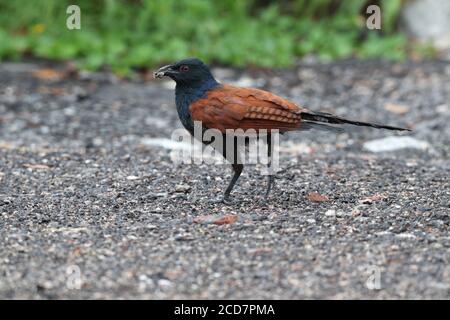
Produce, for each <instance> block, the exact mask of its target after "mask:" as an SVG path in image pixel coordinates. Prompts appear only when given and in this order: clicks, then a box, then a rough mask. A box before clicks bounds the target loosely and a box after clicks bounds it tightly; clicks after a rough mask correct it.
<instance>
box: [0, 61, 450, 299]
mask: <svg viewBox="0 0 450 320" xmlns="http://www.w3.org/2000/svg"><path fill="white" fill-rule="evenodd" d="M48 67H52V68H56V69H58V68H61V69H65V66H62V65H58V66H55V65H52V64H49V63H48V62H36V61H31V62H29V63H3V64H0V89H1V92H0V215H1V218H0V298H6V299H10V298H14V299H20V298H26V299H28V298H42V299H49V298H56V299H59V298H82V299H85V298H89V299H92V298H94V299H99V298H100V299H103V298H125V299H128V298H144V299H161V298H162V299H165V298H169V299H173V298H183V299H184V298H193V299H197V298H206V299H213V298H244V299H256V298H268V299H293V298H330V299H342V298H353V299H361V298H367V299H386V298H393V299H399V298H412V299H422V298H427V299H428V298H438V299H448V298H450V264H449V260H450V235H449V223H450V218H449V213H450V201H449V199H450V188H449V175H448V173H449V169H450V160H449V154H450V126H449V125H448V123H449V121H450V104H449V101H450V63H448V62H447V63H446V62H438V61H432V62H431V61H430V62H410V63H406V64H388V63H384V62H377V61H372V62H361V61H355V60H349V61H341V62H336V63H331V64H316V63H314V62H309V63H307V62H305V63H303V64H300V65H298V66H297V67H296V68H292V69H290V70H281V71H280V70H274V71H264V70H250V71H248V72H243V71H241V70H232V69H223V68H216V69H214V72H215V73H216V75H217V77H218V78H219V79H220V80H222V81H227V82H234V83H238V84H240V85H244V86H245V85H247V86H248V85H252V86H257V87H261V88H265V89H269V90H272V91H274V92H276V93H278V94H281V95H283V96H286V97H288V98H290V99H292V100H293V101H295V102H298V103H299V104H301V105H305V106H308V107H310V108H311V109H313V110H319V109H320V110H323V111H328V112H333V113H336V114H339V115H343V116H347V117H350V118H354V119H361V120H370V121H376V122H381V123H389V124H392V125H399V126H407V127H410V128H411V129H413V132H411V133H396V132H390V131H381V130H380V131H379V130H374V129H349V130H348V131H347V132H345V133H341V134H335V133H326V132H300V133H293V134H289V135H287V136H286V137H284V140H283V144H282V147H283V148H282V153H281V161H280V162H281V166H282V167H284V168H288V169H287V170H286V171H285V172H281V173H279V174H278V179H277V185H276V189H275V190H274V192H273V194H272V196H271V198H270V201H269V202H268V203H265V202H264V201H263V198H262V196H263V194H264V190H265V183H266V181H265V179H264V177H263V176H262V175H260V173H259V168H258V167H247V168H246V170H245V171H244V174H243V176H242V177H241V180H240V181H239V183H238V185H237V187H236V189H235V191H234V193H233V195H234V197H235V199H236V200H238V202H237V203H236V204H233V205H230V206H226V205H222V204H217V203H212V202H210V201H208V200H209V199H210V198H212V197H216V196H218V195H220V194H221V192H222V191H223V190H224V187H225V186H226V184H227V183H228V180H229V179H230V177H231V170H230V168H229V167H228V166H225V165H222V166H219V165H207V164H202V165H180V164H174V163H173V162H172V161H171V152H173V150H170V148H171V144H169V143H167V140H165V139H170V136H171V133H172V130H173V129H175V128H180V127H181V125H180V123H179V121H178V118H177V115H176V112H175V108H174V97H173V91H172V90H171V88H172V86H171V84H170V83H169V82H156V81H153V80H147V81H143V80H142V79H140V78H139V79H134V80H128V81H124V80H120V79H116V78H115V77H113V76H111V75H110V74H108V73H81V74H79V75H73V74H72V75H70V74H68V73H67V72H55V71H51V70H46V69H45V68H48ZM388 136H410V137H412V138H414V139H417V140H413V144H414V143H417V146H415V145H412V147H413V148H407V149H398V150H394V151H391V152H370V151H368V150H367V149H365V148H364V145H365V143H366V142H368V141H371V140H374V139H380V138H383V137H388ZM419 142H421V144H420V147H419ZM424 145H425V146H424ZM414 147H417V148H414ZM236 217H237V220H236ZM221 222H222V223H223V224H220V223H221Z"/></svg>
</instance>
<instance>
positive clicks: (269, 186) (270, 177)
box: [264, 133, 275, 200]
mask: <svg viewBox="0 0 450 320" xmlns="http://www.w3.org/2000/svg"><path fill="white" fill-rule="evenodd" d="M272 152H273V149H272V135H271V134H270V133H268V134H267V157H268V160H269V161H268V162H267V168H268V170H269V173H268V176H267V177H268V180H267V190H266V195H265V196H264V199H266V200H267V198H268V197H269V194H270V191H271V190H272V186H273V185H274V184H275V176H274V175H273V172H272V168H271V165H272Z"/></svg>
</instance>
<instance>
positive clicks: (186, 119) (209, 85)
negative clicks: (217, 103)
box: [175, 78, 220, 133]
mask: <svg viewBox="0 0 450 320" xmlns="http://www.w3.org/2000/svg"><path fill="white" fill-rule="evenodd" d="M219 85H220V84H219V83H218V82H217V81H216V80H215V79H214V78H211V79H208V80H207V81H202V82H198V83H177V86H176V87H175V102H176V105H177V111H178V116H179V117H180V120H181V123H182V124H183V126H184V127H185V128H186V129H187V130H188V131H189V132H191V133H192V132H193V130H194V123H193V121H192V119H191V116H190V114H189V106H190V105H191V104H192V103H193V102H195V101H197V100H198V99H200V98H202V97H203V96H204V95H205V93H206V92H208V91H209V90H211V89H213V88H215V87H217V86H219Z"/></svg>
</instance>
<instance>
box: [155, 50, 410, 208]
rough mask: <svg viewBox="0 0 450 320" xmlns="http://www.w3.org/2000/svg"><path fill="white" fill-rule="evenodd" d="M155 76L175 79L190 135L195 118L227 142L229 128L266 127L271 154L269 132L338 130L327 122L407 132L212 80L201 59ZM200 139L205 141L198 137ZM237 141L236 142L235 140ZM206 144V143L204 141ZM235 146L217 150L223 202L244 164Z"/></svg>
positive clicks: (180, 111) (163, 69)
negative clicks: (224, 174) (224, 180)
mask: <svg viewBox="0 0 450 320" xmlns="http://www.w3.org/2000/svg"><path fill="white" fill-rule="evenodd" d="M154 76H155V78H162V77H164V76H167V77H169V78H171V79H172V80H174V81H175V82H176V88H175V101H176V107H177V111H178V116H179V118H180V120H181V122H182V124H183V126H184V127H185V128H186V129H187V130H188V131H189V132H190V133H191V134H192V135H194V121H201V123H202V126H203V129H217V130H219V131H220V132H221V133H222V135H223V138H224V139H223V141H227V140H226V132H225V130H227V129H234V130H236V129H243V130H247V129H254V130H256V131H257V132H259V131H258V130H261V129H265V130H264V131H266V132H268V133H266V137H267V142H268V156H269V158H270V157H271V152H272V146H271V141H272V140H271V135H270V132H271V130H278V132H280V133H284V132H286V131H296V130H305V129H306V130H307V129H310V128H319V129H323V128H325V129H336V128H335V127H333V126H330V125H329V124H337V125H340V124H352V125H356V126H365V127H372V128H377V129H388V130H409V129H404V128H398V127H392V126H387V125H381V124H376V123H369V122H362V121H354V120H348V119H345V118H342V117H338V116H335V115H333V114H330V113H324V112H314V111H311V110H308V109H306V108H303V107H300V106H298V105H296V104H295V103H293V102H291V101H289V100H287V99H284V98H281V97H279V96H277V95H275V94H273V93H270V92H267V91H263V90H259V89H254V88H240V87H235V86H232V85H228V84H221V83H219V82H217V81H216V79H214V77H213V75H212V74H211V71H210V70H209V68H208V66H207V65H205V64H204V63H203V62H202V61H201V60H199V59H196V58H189V59H184V60H181V61H178V62H176V63H174V64H171V65H167V66H164V67H161V68H160V69H159V70H157V71H156V72H155V73H154ZM202 140H203V139H202ZM234 141H235V140H234ZM202 142H203V143H205V144H207V143H210V141H202ZM236 148H237V144H233V152H232V154H233V156H232V157H230V156H228V155H227V153H231V152H227V146H226V144H224V146H223V149H222V150H218V151H220V152H221V153H222V155H223V156H224V157H225V159H227V160H228V161H229V162H230V163H231V165H232V168H233V171H234V175H233V178H232V179H231V182H230V183H229V185H228V187H227V189H226V191H225V194H224V197H223V199H222V200H223V201H224V202H225V203H227V202H229V198H230V193H231V190H232V189H233V187H234V185H235V183H236V181H237V180H238V178H239V176H240V175H241V173H242V170H243V168H244V166H243V164H242V163H240V162H241V161H238V156H237V154H238V152H237V150H236ZM268 177H269V181H268V185H267V191H266V198H267V196H268V195H269V193H270V190H271V187H272V184H273V182H274V176H273V175H272V174H269V176H268Z"/></svg>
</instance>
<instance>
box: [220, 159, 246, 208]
mask: <svg viewBox="0 0 450 320" xmlns="http://www.w3.org/2000/svg"><path fill="white" fill-rule="evenodd" d="M231 166H232V168H233V171H234V175H233V178H231V181H230V184H229V185H228V187H227V189H226V190H225V193H224V195H223V202H224V203H227V204H229V203H230V202H231V200H230V193H231V190H233V187H234V185H235V184H236V181H237V180H238V179H239V176H240V175H241V173H242V170H243V169H244V165H243V164H239V163H233V164H232V165H231Z"/></svg>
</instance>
